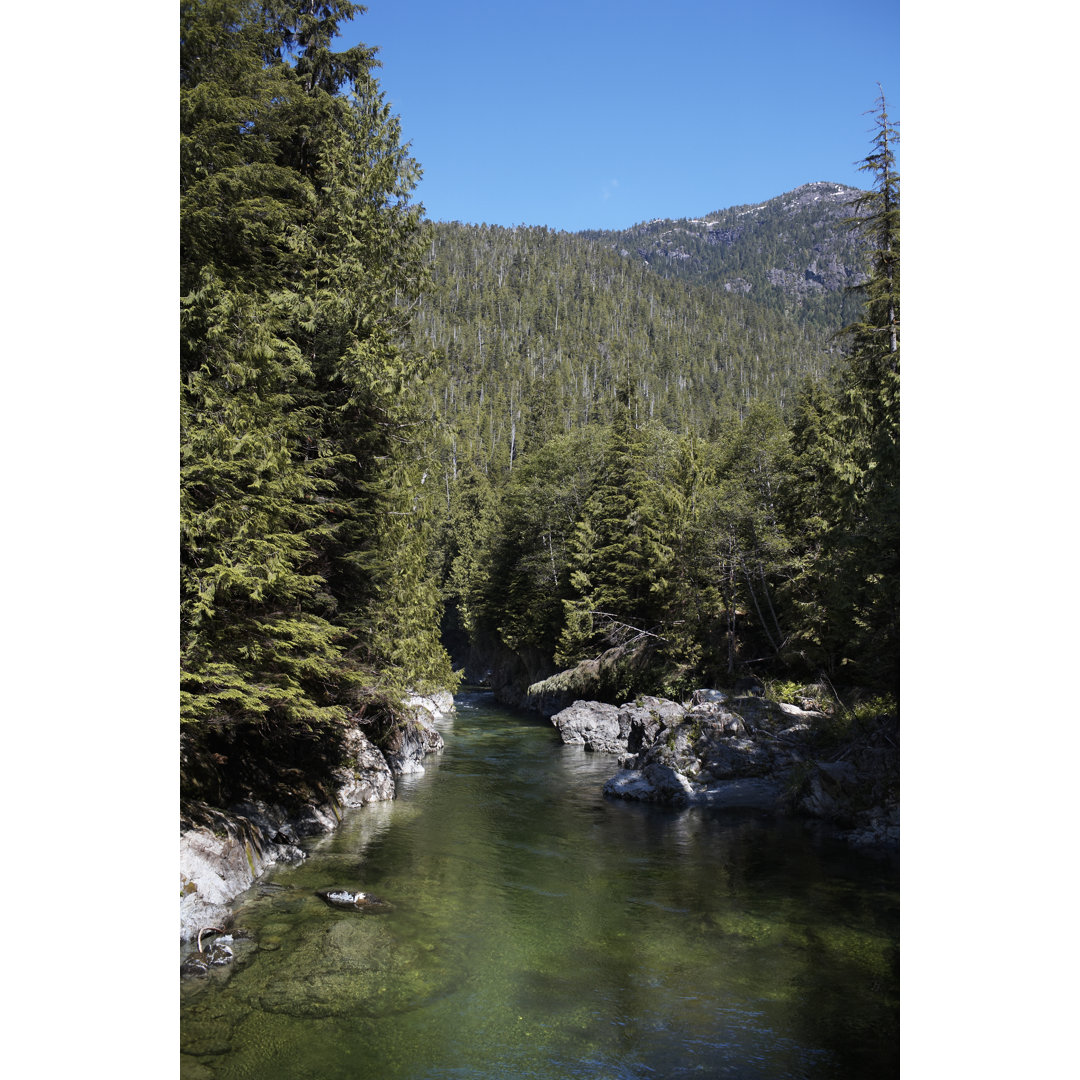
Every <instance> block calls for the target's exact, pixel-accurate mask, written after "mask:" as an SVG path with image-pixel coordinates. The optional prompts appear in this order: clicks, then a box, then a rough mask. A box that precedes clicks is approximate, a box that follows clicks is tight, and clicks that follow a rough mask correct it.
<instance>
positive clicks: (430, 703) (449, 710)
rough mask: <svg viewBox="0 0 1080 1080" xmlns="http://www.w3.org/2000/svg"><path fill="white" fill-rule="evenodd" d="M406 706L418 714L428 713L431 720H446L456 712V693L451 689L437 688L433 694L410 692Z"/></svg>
mask: <svg viewBox="0 0 1080 1080" xmlns="http://www.w3.org/2000/svg"><path fill="white" fill-rule="evenodd" d="M405 707H406V708H407V709H408V710H410V712H412V713H413V715H416V714H417V712H418V711H420V712H423V713H426V714H427V716H426V718H427V719H428V720H431V721H436V720H446V719H448V718H449V717H450V716H452V715H453V713H454V695H453V694H451V693H450V691H449V690H436V691H435V692H434V693H433V694H416V693H414V694H410V695H409V696H408V697H407V698H406V699H405Z"/></svg>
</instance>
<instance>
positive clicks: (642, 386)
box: [412, 183, 865, 481]
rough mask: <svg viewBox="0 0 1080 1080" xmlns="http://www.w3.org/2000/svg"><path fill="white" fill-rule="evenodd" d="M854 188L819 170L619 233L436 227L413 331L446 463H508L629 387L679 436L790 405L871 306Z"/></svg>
mask: <svg viewBox="0 0 1080 1080" xmlns="http://www.w3.org/2000/svg"><path fill="white" fill-rule="evenodd" d="M856 194H858V193H857V192H856V191H855V190H854V189H852V188H846V187H843V186H841V185H839V184H827V183H815V184H806V185H803V186H802V187H800V188H797V189H796V190H795V191H792V192H789V193H787V194H785V195H781V196H778V197H777V198H775V199H771V200H769V201H768V202H765V203H761V204H760V205H758V206H743V207H732V208H730V209H727V210H718V211H715V212H714V213H712V214H708V215H706V216H705V217H704V218H701V219H684V220H679V221H676V220H670V219H664V220H659V221H652V222H647V223H645V224H642V225H637V226H634V227H633V228H631V229H627V230H624V231H621V232H618V231H616V232H610V231H606V232H605V231H587V232H580V233H568V232H555V231H553V230H551V229H547V228H544V227H543V226H518V227H515V228H503V227H500V226H493V225H463V224H461V223H458V222H451V223H446V222H434V223H429V224H428V225H427V226H426V228H427V234H426V241H425V247H426V250H427V254H428V267H429V271H430V274H431V284H430V287H429V288H428V289H427V290H426V292H425V294H424V296H423V297H422V298H421V299H420V301H419V302H418V304H417V306H416V308H415V310H414V312H413V321H412V333H413V347H414V348H415V349H417V350H418V351H420V352H423V353H426V354H427V355H428V356H430V357H432V358H433V363H432V367H431V372H430V375H429V376H428V378H427V381H426V388H427V394H428V401H429V409H430V416H431V419H432V427H433V432H432V439H433V440H434V442H435V443H437V444H438V445H437V447H433V448H432V449H433V450H434V452H435V455H436V457H437V458H438V459H439V460H440V464H441V466H442V470H443V471H444V472H445V473H447V474H448V476H449V477H450V480H451V481H452V480H453V478H454V477H456V476H457V473H458V470H459V466H460V465H462V464H463V463H464V464H472V465H474V466H475V467H476V468H478V469H479V470H480V471H481V472H483V473H484V474H485V475H490V476H491V478H492V479H496V478H497V477H498V476H499V475H505V474H506V473H508V472H509V471H510V470H512V468H513V466H514V463H515V461H516V460H517V459H518V458H519V457H520V456H521V455H522V454H528V453H531V452H533V451H535V450H537V449H539V448H540V447H542V446H543V445H544V444H546V443H547V442H548V441H549V440H550V439H551V438H552V437H553V436H554V435H556V434H559V433H560V432H562V433H568V432H572V431H575V430H578V429H580V428H583V427H585V426H587V425H589V424H591V423H597V422H599V423H607V422H608V421H610V419H611V417H612V415H613V413H612V410H613V407H614V403H615V401H616V399H617V396H618V393H619V389H620V387H621V388H622V389H623V390H624V391H625V390H627V389H628V388H631V387H632V388H633V391H634V395H635V406H634V407H635V410H636V411H637V413H639V414H640V415H639V416H636V419H639V420H640V419H648V420H655V421H658V422H660V423H662V424H663V425H664V426H665V427H667V428H668V429H669V430H670V431H672V432H675V433H680V434H685V433H689V432H696V433H698V434H701V435H706V436H709V435H710V434H715V433H716V431H717V430H718V426H719V425H722V424H723V423H725V422H726V420H727V419H728V418H730V417H732V416H735V417H741V416H743V415H745V413H746V410H747V408H748V407H749V405H750V403H751V402H752V401H754V400H765V401H768V402H770V403H772V404H774V405H776V406H777V407H778V408H780V409H783V408H785V407H786V406H787V404H789V403H790V402H791V401H792V400H793V398H794V395H795V391H796V389H797V388H798V387H799V386H800V385H801V384H802V383H803V382H804V381H805V380H806V379H807V378H810V379H814V380H818V379H821V378H823V377H825V376H826V375H827V373H828V371H829V369H830V368H831V367H832V365H833V362H834V361H835V359H836V358H837V356H839V355H840V349H839V347H838V345H837V343H836V341H835V340H834V335H835V334H836V332H837V331H838V330H840V329H841V327H843V326H844V325H846V324H847V323H849V322H852V321H853V320H854V318H855V317H856V316H857V314H858V310H859V306H858V301H857V299H856V298H854V297H852V296H851V295H849V294H847V293H846V292H845V286H846V285H848V284H851V283H853V282H856V281H858V280H860V275H861V274H862V273H863V270H862V268H863V266H865V259H863V258H861V255H862V252H861V250H860V246H859V242H858V241H857V239H856V238H855V237H854V236H853V235H852V233H851V231H850V229H849V228H848V226H847V225H846V224H845V219H846V218H847V217H848V216H849V214H850V213H851V211H850V207H849V206H848V203H849V202H850V200H851V199H852V198H854V196H855V195H856ZM435 428H438V432H436V431H435V430H434V429H435Z"/></svg>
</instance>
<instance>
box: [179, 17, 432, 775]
mask: <svg viewBox="0 0 1080 1080" xmlns="http://www.w3.org/2000/svg"><path fill="white" fill-rule="evenodd" d="M361 10H362V9H361V8H359V6H358V5H355V4H353V3H349V2H347V0H333V2H325V3H323V2H320V3H317V4H309V3H303V4H301V3H298V2H296V0H271V2H268V3H248V2H245V0H184V2H183V3H182V4H181V78H180V98H181V152H180V165H181V244H182V255H181V272H180V280H181V498H180V507H181V688H182V689H181V707H182V719H183V720H185V721H187V722H188V723H189V725H191V730H190V731H189V733H188V736H187V738H188V742H189V744H190V747H191V759H192V760H194V759H195V758H200V759H201V760H203V761H204V762H205V761H206V760H210V758H212V757H213V754H218V755H219V756H221V757H223V758H225V757H227V758H229V759H230V766H229V767H230V768H231V769H232V770H233V771H234V775H240V773H241V772H243V768H241V765H240V763H239V762H238V760H237V757H236V754H235V753H233V752H230V753H228V754H226V753H225V752H224V751H222V750H220V749H218V750H215V751H213V753H211V752H210V750H209V749H208V748H209V747H210V745H211V744H212V743H214V741H215V739H216V740H217V741H218V742H220V741H221V740H222V739H224V740H226V741H228V739H230V738H235V739H241V736H239V735H235V736H229V735H227V734H225V733H227V732H228V731H229V730H231V729H233V728H236V726H237V725H254V729H257V731H258V732H259V735H258V738H257V740H256V742H254V743H244V746H245V753H249V754H251V753H257V752H258V751H257V749H256V747H257V746H262V747H263V749H264V750H265V751H266V752H267V753H270V752H271V751H273V752H274V753H281V754H285V755H286V757H288V756H289V755H297V754H299V751H298V750H297V744H296V739H297V738H301V739H302V738H306V737H308V736H310V737H312V738H322V739H325V740H329V742H332V741H333V739H332V736H333V733H334V731H336V730H337V728H338V727H339V725H340V724H341V722H342V721H343V720H344V719H345V718H346V717H347V716H349V715H351V714H355V713H356V712H357V711H362V710H363V709H364V708H365V707H367V705H365V703H367V704H368V705H370V704H371V703H372V702H376V701H378V702H380V703H381V704H380V705H379V706H378V707H379V708H380V709H384V710H385V709H386V708H389V709H391V711H392V709H393V706H392V705H391V704H388V702H392V700H393V697H394V694H395V693H400V691H401V690H403V689H404V688H405V687H406V686H408V685H419V684H428V685H431V684H435V683H446V682H447V681H448V680H449V679H450V677H451V673H450V666H449V659H448V657H447V656H446V654H445V652H444V651H443V650H442V648H441V646H440V643H439V640H438V636H437V628H438V622H439V613H440V598H439V595H438V588H437V584H436V582H435V581H434V579H433V575H432V567H431V566H430V563H429V556H428V550H429V546H430V540H431V514H432V506H431V500H430V496H429V492H430V490H431V487H430V486H429V487H428V488H427V489H426V490H425V489H424V487H423V482H424V479H425V469H424V463H423V461H422V448H421V446H420V445H419V442H418V438H417V432H418V430H419V427H420V424H421V422H422V419H421V416H420V414H419V413H418V401H419V398H418V392H419V388H420V386H421V385H422V377H423V374H424V369H425V361H424V360H423V358H421V357H418V356H417V355H415V354H414V353H413V352H412V351H410V350H409V349H408V348H407V347H406V334H407V329H408V316H407V314H406V313H405V310H404V307H403V303H402V302H403V301H405V300H407V299H409V298H411V297H414V296H416V295H417V294H418V292H419V290H420V288H421V286H422V284H423V281H424V269H423V265H422V255H423V253H422V247H421V243H422V242H421V230H420V213H421V209H420V208H419V207H416V206H413V205H411V204H410V203H409V195H410V192H411V190H412V189H413V187H414V185H415V182H416V180H417V178H418V176H419V169H418V167H417V165H416V163H415V162H414V161H413V160H412V158H411V157H410V156H409V154H408V151H407V149H406V148H405V147H404V146H402V144H401V133H400V128H399V125H398V122H397V120H396V119H395V118H394V117H392V116H391V114H390V111H389V107H388V106H387V105H386V104H385V103H384V101H383V99H382V95H381V92H380V90H379V88H378V84H377V82H376V81H375V79H374V77H373V75H372V73H371V69H372V65H373V63H374V59H373V56H374V54H373V51H372V50H371V49H369V48H367V47H366V46H356V47H354V48H351V49H347V50H344V51H342V52H334V51H333V50H332V48H331V46H332V43H333V41H334V38H335V36H336V34H337V28H338V25H339V23H340V22H341V21H342V20H344V19H349V18H352V17H353V16H354V15H355V14H358V13H359V12H360V11H361ZM244 738H246V736H245V737H244ZM241 741H242V739H241ZM328 744H329V743H328ZM200 747H201V749H200ZM207 755H209V757H208V756H207ZM300 756H301V757H303V755H302V754H300ZM244 768H247V766H244ZM196 772H198V770H196V769H194V767H193V768H192V770H190V771H189V775H190V776H192V777H194V775H195V774H196ZM204 772H205V770H204ZM249 774H250V775H251V776H253V775H254V774H253V773H250V770H249V773H246V774H245V775H249ZM219 794H220V793H219Z"/></svg>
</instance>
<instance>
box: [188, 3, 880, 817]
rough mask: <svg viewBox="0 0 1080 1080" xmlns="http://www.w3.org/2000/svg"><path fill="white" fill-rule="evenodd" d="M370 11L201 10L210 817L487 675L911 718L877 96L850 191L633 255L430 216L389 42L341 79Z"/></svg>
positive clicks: (195, 415) (661, 233)
mask: <svg viewBox="0 0 1080 1080" xmlns="http://www.w3.org/2000/svg"><path fill="white" fill-rule="evenodd" d="M359 10H360V9H359V7H358V5H356V4H353V3H351V2H349V0H327V2H317V3H312V2H307V0H261V2H257V3H256V2H249V0H183V2H182V4H181V67H180V70H181V83H180V106H181V151H180V166H181V273H180V279H181V280H180V289H181V318H180V337H181V352H180V368H181V474H180V475H181V493H180V499H181V602H180V613H181V719H182V788H181V790H182V796H183V798H184V799H185V801H186V802H189V803H192V804H195V803H204V804H209V805H213V806H225V805H228V803H229V801H230V800H234V799H236V798H239V797H242V796H243V795H244V794H245V793H247V792H250V791H258V792H262V793H265V794H267V795H270V796H273V797H275V798H280V799H283V800H288V799H290V798H299V797H301V796H303V795H307V794H310V793H311V791H312V790H314V791H316V792H318V790H319V785H320V783H322V779H321V778H323V777H325V776H326V775H327V769H328V768H330V767H332V766H333V764H334V762H335V761H336V759H337V757H338V756H339V755H340V751H341V747H340V737H341V736H340V733H341V730H342V728H343V726H344V722H345V721H346V719H347V718H349V717H355V716H358V715H360V716H364V717H367V718H369V719H370V722H371V725H372V728H371V729H372V730H373V731H374V732H375V733H376V735H377V736H378V737H385V736H386V735H388V734H389V733H390V732H391V731H392V730H393V728H394V726H395V725H396V724H399V723H401V722H402V721H403V718H404V715H405V714H404V712H403V710H402V707H401V700H402V697H403V695H404V694H405V693H406V692H407V691H408V690H410V689H420V690H424V689H432V688H435V687H444V688H451V689H452V688H454V687H455V686H456V685H457V683H458V681H460V679H461V678H462V676H463V673H464V674H465V675H467V677H468V678H470V679H486V680H489V681H490V682H492V683H493V684H494V685H495V686H496V688H497V689H498V690H500V692H501V693H503V694H504V695H505V696H506V699H507V700H518V701H520V700H523V699H524V696H525V694H526V692H527V690H528V687H529V685H531V684H534V683H536V682H538V681H540V680H543V679H546V678H548V677H551V676H554V675H555V674H556V673H558V672H562V671H566V670H568V669H574V668H575V666H578V665H585V666H586V667H588V666H589V665H592V668H591V669H590V670H593V671H594V672H596V671H599V673H600V674H599V676H598V681H597V682H596V683H595V694H591V695H590V696H602V697H605V698H606V699H607V700H610V701H613V702H615V701H625V700H628V699H629V698H630V697H632V696H634V695H637V694H644V693H656V694H664V695H669V696H675V697H678V696H685V695H687V694H688V693H689V692H691V691H692V690H694V689H695V688H697V687H704V686H727V685H730V684H731V683H732V682H733V681H734V680H735V679H736V678H738V677H741V676H745V675H748V674H750V675H755V676H757V677H759V678H762V679H772V680H782V681H787V682H799V683H817V682H821V681H825V682H826V683H827V684H828V685H829V686H830V687H832V688H834V691H835V692H837V693H838V695H839V696H840V697H843V698H845V699H849V698H848V695H849V694H854V695H856V696H858V695H863V696H864V697H871V696H877V697H878V698H880V699H884V700H885V701H887V702H891V703H892V704H891V706H890V707H892V708H895V707H896V700H897V695H898V692H899V480H900V457H899V405H900V392H899V381H900V365H899V356H900V352H899V342H900V304H899V297H900V278H899V258H900V240H899V236H900V232H899V176H898V174H897V171H896V160H895V148H896V146H897V141H898V134H897V131H896V128H895V126H894V125H893V124H892V122H891V121H890V118H889V115H888V108H887V104H886V102H885V99H884V95H882V96H881V97H880V99H879V100H878V101H877V103H876V104H875V106H874V110H873V114H872V115H873V117H874V121H873V123H874V133H873V135H872V138H871V142H870V145H869V147H868V151H867V154H866V158H865V160H864V161H863V162H862V166H861V167H862V169H863V174H864V177H865V184H864V185H863V189H862V190H859V191H856V190H854V189H849V188H843V187H841V186H839V185H836V184H830V183H824V182H815V183H811V184H808V185H806V186H805V187H804V188H800V189H798V190H797V191H795V192H791V193H787V194H784V195H778V196H777V197H776V198H775V199H772V200H770V201H768V202H766V203H763V204H761V205H760V206H757V207H736V208H730V209H724V210H718V211H715V212H712V213H709V214H707V215H705V217H704V218H702V219H698V220H694V221H671V220H666V219H665V220H663V221H656V222H649V223H642V224H641V225H637V226H634V227H633V228H629V229H627V230H624V231H622V232H604V231H590V232H587V233H566V232H555V231H552V230H550V229H548V228H546V227H544V226H542V225H536V226H530V227H525V226H519V227H517V228H503V227H498V226H489V225H465V224H461V223H456V222H455V223H447V222H431V221H428V220H426V219H425V216H424V212H423V208H422V206H421V205H420V204H419V203H417V202H416V201H414V199H413V195H414V192H415V190H416V185H417V183H418V181H419V179H420V176H421V168H420V164H419V163H418V162H416V161H415V160H413V158H412V156H411V154H410V152H409V149H408V146H407V141H406V140H407V132H406V133H403V132H402V131H401V129H400V125H399V123H398V121H397V119H396V118H395V117H394V116H393V115H392V114H391V110H390V108H389V106H388V105H387V104H386V102H385V101H384V98H383V95H382V92H381V91H380V88H379V84H378V82H377V80H376V78H375V75H374V67H375V57H374V50H372V49H370V48H368V47H367V46H356V47H353V48H348V49H344V50H342V51H338V46H337V44H336V41H335V39H336V37H337V31H338V27H339V24H340V23H341V22H343V21H344V20H345V19H348V18H351V17H353V16H354V15H355V14H357V13H358V12H359ZM858 120H859V118H858V117H853V123H854V122H858ZM845 164H846V163H845Z"/></svg>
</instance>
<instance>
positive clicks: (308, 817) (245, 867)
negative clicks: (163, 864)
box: [180, 691, 454, 941]
mask: <svg viewBox="0 0 1080 1080" xmlns="http://www.w3.org/2000/svg"><path fill="white" fill-rule="evenodd" d="M405 705H406V707H407V708H408V709H409V711H410V712H411V714H412V715H411V717H410V719H409V721H408V722H407V723H406V724H405V725H404V727H403V728H402V729H400V730H399V732H397V733H395V736H394V737H393V738H392V739H391V742H390V746H389V750H388V752H384V751H382V750H380V749H379V748H378V747H377V746H375V745H374V743H372V742H371V740H370V739H369V738H368V737H367V735H366V734H365V733H364V731H363V729H362V728H361V727H359V726H354V727H352V728H351V729H350V730H349V731H348V732H347V733H346V736H345V745H346V751H347V754H346V764H345V765H344V766H343V767H342V768H340V769H338V771H337V772H336V773H335V780H336V782H337V784H338V787H337V790H336V791H335V797H334V800H333V801H332V802H330V803H326V804H323V805H314V804H309V805H306V806H304V807H302V808H300V809H299V810H293V811H291V812H290V811H287V810H286V809H285V808H284V807H281V806H272V805H268V804H266V803H263V802H260V801H257V800H249V801H247V802H243V803H238V804H236V805H235V806H231V807H229V808H228V810H227V811H213V810H210V809H209V808H206V810H207V818H208V824H206V825H202V826H199V827H196V828H186V829H181V833H180V940H181V941H189V940H193V939H194V938H196V936H197V935H198V933H199V930H200V929H202V928H203V927H207V926H213V925H218V926H221V925H223V924H225V923H227V921H228V916H229V904H230V903H231V902H232V900H233V899H235V897H237V896H239V895H240V893H242V892H244V891H245V890H246V889H248V888H250V887H251V885H252V884H253V883H254V882H255V880H256V878H258V877H259V876H260V875H261V874H262V873H263V872H264V871H265V870H267V869H268V868H269V867H271V866H273V865H275V864H276V863H281V862H285V863H298V862H302V861H303V859H304V852H303V851H302V850H301V848H300V847H299V846H298V845H299V843H300V841H301V840H302V839H303V838H304V837H308V836H318V835H320V834H321V833H325V832H330V831H331V830H333V829H335V828H337V826H338V824H339V823H340V821H341V810H342V809H344V808H352V807H360V806H366V805H367V804H369V803H373V802H383V801H386V800H388V799H392V798H393V797H394V794H395V784H394V777H395V776H402V775H406V774H409V773H416V772H423V771H424V767H423V765H422V764H421V761H422V759H423V758H424V756H425V755H427V754H429V753H438V752H439V751H441V750H442V749H443V747H444V742H443V737H442V735H441V734H440V733H439V731H438V730H437V729H436V727H435V725H436V724H443V725H445V724H446V722H447V721H448V720H449V718H450V717H451V715H452V713H453V710H454V699H453V696H452V695H451V694H449V693H447V692H445V691H444V692H439V693H437V694H433V695H420V694H414V695H412V696H410V697H409V698H408V699H406V702H405Z"/></svg>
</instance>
